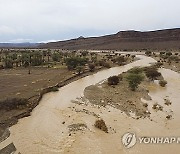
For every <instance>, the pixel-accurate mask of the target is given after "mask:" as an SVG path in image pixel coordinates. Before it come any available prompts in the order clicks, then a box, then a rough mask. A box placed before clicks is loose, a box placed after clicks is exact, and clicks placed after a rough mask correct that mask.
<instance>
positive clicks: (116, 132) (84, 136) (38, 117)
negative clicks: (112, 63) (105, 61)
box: [0, 55, 180, 154]
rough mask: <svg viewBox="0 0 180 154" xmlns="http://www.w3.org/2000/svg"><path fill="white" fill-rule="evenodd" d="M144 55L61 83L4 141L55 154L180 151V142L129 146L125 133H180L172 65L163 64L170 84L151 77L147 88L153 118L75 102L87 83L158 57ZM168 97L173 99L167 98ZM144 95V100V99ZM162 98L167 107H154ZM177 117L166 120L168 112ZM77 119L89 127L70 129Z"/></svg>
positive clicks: (177, 82) (178, 81) (25, 150)
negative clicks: (99, 120) (103, 127)
mask: <svg viewBox="0 0 180 154" xmlns="http://www.w3.org/2000/svg"><path fill="white" fill-rule="evenodd" d="M137 57H138V58H140V60H138V61H135V62H133V63H131V64H128V65H125V66H121V67H114V68H110V69H108V70H103V71H100V72H98V73H96V74H94V75H90V76H88V77H85V78H82V79H80V80H77V81H75V82H72V83H70V84H68V85H67V86H64V87H62V88H60V89H59V91H58V92H56V93H48V94H46V95H44V96H43V98H42V100H41V102H40V104H39V105H38V106H37V107H36V108H35V109H34V110H33V112H32V114H31V116H30V117H26V118H23V119H20V120H19V122H18V123H17V124H16V125H14V126H12V127H11V128H10V132H11V135H10V137H9V138H8V139H7V140H6V141H4V142H2V143H1V144H0V147H3V146H5V145H6V144H7V142H9V143H10V142H13V143H14V145H15V147H16V148H17V151H18V152H21V153H22V154H29V153H31V154H44V153H48V154H56V153H77V154H79V153H89V154H101V153H102V154H106V153H107V154H108V153H115V154H116V153H117V154H118V153H124V154H126V153H128V154H131V153H133V154H134V153H135V154H140V153H149V154H151V153H155V152H156V153H157V152H158V153H160V154H161V153H162V154H164V153H169V149H171V152H172V153H175V152H176V153H177V152H180V146H179V145H177V144H158V145H155V144H139V143H137V144H136V145H135V146H134V147H132V148H130V149H126V148H125V147H123V145H122V142H121V138H122V136H123V134H124V133H126V132H134V133H135V134H136V135H137V136H178V135H179V134H180V123H179V122H180V112H179V109H180V102H179V98H180V96H179V94H180V75H179V74H178V73H176V72H173V71H171V70H168V69H163V68H161V69H160V70H159V71H160V72H161V73H162V76H163V77H164V79H165V80H166V81H167V82H168V84H167V86H166V87H165V88H162V87H160V86H159V85H158V84H157V83H152V84H151V85H150V86H149V87H148V89H149V90H150V92H149V95H150V96H151V98H152V100H151V101H146V102H147V103H148V107H149V110H150V111H151V115H150V118H145V119H139V120H137V119H134V118H132V117H130V116H127V115H126V114H124V113H123V112H121V111H120V110H118V109H115V108H113V107H110V106H106V107H100V108H99V107H97V106H95V105H92V104H90V103H82V104H76V103H73V102H72V100H76V99H77V98H81V97H82V96H83V92H84V89H85V88H86V87H88V86H90V85H94V84H97V83H99V82H103V81H104V80H106V79H107V78H108V77H110V76H112V75H118V74H120V73H122V72H126V71H127V70H129V69H131V68H133V67H135V66H141V67H143V66H149V65H150V64H151V63H154V62H156V61H155V60H154V59H152V58H150V57H146V56H143V55H138V56H137ZM164 99H168V100H170V101H171V102H172V104H171V105H169V106H167V105H165V104H164V102H165V100H164ZM143 101H145V100H143ZM154 103H159V104H161V105H162V106H163V111H154V110H152V106H153V104H154ZM95 115H97V116H98V117H101V118H102V119H104V121H105V122H106V124H107V127H108V129H109V133H104V132H103V131H101V130H98V129H97V128H95V127H94V122H95V120H96V119H97V116H95ZM167 115H171V116H172V119H171V120H167V118H166V116H167ZM72 124H85V125H86V126H87V128H86V129H83V130H82V131H76V132H71V131H70V130H69V129H68V127H69V126H70V125H72Z"/></svg>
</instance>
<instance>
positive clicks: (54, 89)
mask: <svg viewBox="0 0 180 154" xmlns="http://www.w3.org/2000/svg"><path fill="white" fill-rule="evenodd" d="M51 91H52V92H56V91H59V89H58V87H52V89H51Z"/></svg>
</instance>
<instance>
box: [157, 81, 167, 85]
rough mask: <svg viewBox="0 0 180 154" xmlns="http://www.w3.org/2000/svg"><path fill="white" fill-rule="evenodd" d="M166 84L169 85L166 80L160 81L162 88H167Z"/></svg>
mask: <svg viewBox="0 0 180 154" xmlns="http://www.w3.org/2000/svg"><path fill="white" fill-rule="evenodd" d="M166 84H167V81H165V80H160V81H159V85H160V86H161V87H165V86H166Z"/></svg>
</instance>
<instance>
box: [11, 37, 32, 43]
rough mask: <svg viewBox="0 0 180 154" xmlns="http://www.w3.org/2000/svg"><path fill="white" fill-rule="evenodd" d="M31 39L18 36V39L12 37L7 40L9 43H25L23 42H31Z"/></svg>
mask: <svg viewBox="0 0 180 154" xmlns="http://www.w3.org/2000/svg"><path fill="white" fill-rule="evenodd" d="M32 41H33V40H32V39H23V38H19V39H14V40H9V41H8V42H10V43H25V42H32Z"/></svg>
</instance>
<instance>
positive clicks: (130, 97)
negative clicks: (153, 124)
mask: <svg viewBox="0 0 180 154" xmlns="http://www.w3.org/2000/svg"><path fill="white" fill-rule="evenodd" d="M125 75H126V73H124V74H123V80H122V81H120V83H119V84H118V85H116V86H110V85H108V83H107V82H104V83H103V84H101V85H99V84H97V85H92V86H89V87H87V88H86V89H85V91H84V97H85V98H86V99H88V100H89V101H90V103H92V104H95V105H99V106H106V105H110V106H112V107H114V108H117V109H119V110H121V111H122V112H124V113H126V114H127V115H129V116H131V115H133V114H135V117H136V118H137V119H139V118H145V117H149V114H150V113H149V111H148V108H147V104H144V103H143V102H142V101H141V98H143V99H146V100H150V99H151V98H150V96H149V95H148V90H147V89H146V85H148V84H149V81H147V80H145V81H143V82H142V83H141V85H140V86H139V88H138V89H137V90H136V91H131V90H130V88H129V85H128V82H127V81H126V79H125V78H124V76H125Z"/></svg>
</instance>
